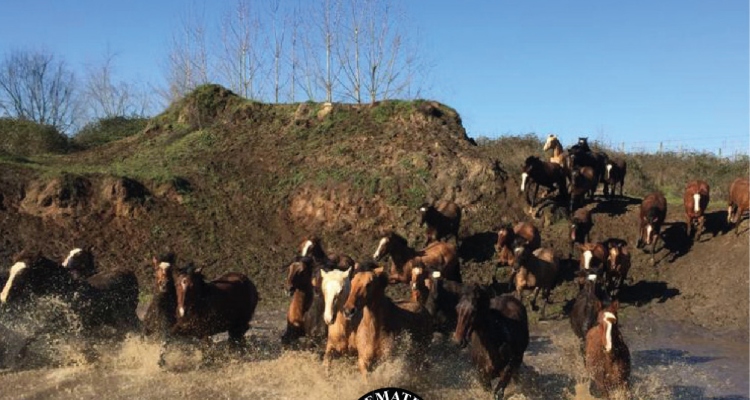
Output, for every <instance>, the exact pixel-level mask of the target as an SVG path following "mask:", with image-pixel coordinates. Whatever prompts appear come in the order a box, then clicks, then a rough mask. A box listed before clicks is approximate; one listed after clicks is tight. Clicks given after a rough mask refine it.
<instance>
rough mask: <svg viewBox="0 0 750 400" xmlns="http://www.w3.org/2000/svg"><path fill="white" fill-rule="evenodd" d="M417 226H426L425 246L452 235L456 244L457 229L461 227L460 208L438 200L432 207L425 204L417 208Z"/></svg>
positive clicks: (452, 203)
mask: <svg viewBox="0 0 750 400" xmlns="http://www.w3.org/2000/svg"><path fill="white" fill-rule="evenodd" d="M419 213H420V215H421V218H420V222H419V226H424V225H427V231H426V237H427V239H426V241H425V244H424V245H425V246H427V245H429V244H430V242H433V241H438V240H441V239H443V238H445V237H447V236H450V235H452V236H453V238H454V239H455V241H456V244H458V229H459V228H460V226H461V207H459V206H458V204H456V203H454V202H452V201H450V200H440V201H438V202H437V203H435V204H434V205H432V204H429V203H425V204H422V206H420V207H419Z"/></svg>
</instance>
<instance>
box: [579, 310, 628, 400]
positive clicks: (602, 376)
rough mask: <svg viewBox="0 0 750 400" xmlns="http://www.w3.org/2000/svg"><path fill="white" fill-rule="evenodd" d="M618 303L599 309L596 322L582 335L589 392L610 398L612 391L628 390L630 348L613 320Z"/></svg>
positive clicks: (615, 316) (615, 319)
mask: <svg viewBox="0 0 750 400" xmlns="http://www.w3.org/2000/svg"><path fill="white" fill-rule="evenodd" d="M618 306H619V303H618V302H617V301H613V302H612V303H611V304H610V305H609V307H606V308H604V309H603V310H601V311H599V315H598V317H597V325H595V326H593V327H592V328H591V329H589V331H588V333H587V334H586V357H585V361H586V370H588V372H589V374H591V380H592V382H591V383H592V386H593V388H594V389H595V390H594V391H593V392H594V393H595V394H596V392H599V393H602V394H603V395H604V396H605V397H610V395H611V394H613V392H615V391H622V390H627V389H628V380H629V379H630V351H629V350H628V346H627V345H626V344H625V340H624V339H623V337H622V334H621V333H620V329H619V325H618V323H617V308H618Z"/></svg>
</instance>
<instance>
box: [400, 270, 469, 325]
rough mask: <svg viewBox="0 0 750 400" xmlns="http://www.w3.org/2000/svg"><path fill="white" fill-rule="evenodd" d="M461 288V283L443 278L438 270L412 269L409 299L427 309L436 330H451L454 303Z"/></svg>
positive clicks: (453, 317) (455, 317)
mask: <svg viewBox="0 0 750 400" xmlns="http://www.w3.org/2000/svg"><path fill="white" fill-rule="evenodd" d="M462 289H463V285H462V284H460V283H458V282H454V281H449V280H445V279H443V278H442V275H441V274H440V271H432V270H430V269H429V268H420V267H418V268H414V269H412V283H411V299H412V301H416V302H419V304H421V305H422V306H423V307H424V308H425V309H427V312H428V313H430V315H431V316H432V322H433V327H434V328H435V330H436V331H440V332H451V331H453V330H454V329H455V328H456V320H457V318H458V317H457V315H456V305H457V304H458V300H459V299H460V298H461V292H462Z"/></svg>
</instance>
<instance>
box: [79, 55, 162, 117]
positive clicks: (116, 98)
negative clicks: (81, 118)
mask: <svg viewBox="0 0 750 400" xmlns="http://www.w3.org/2000/svg"><path fill="white" fill-rule="evenodd" d="M114 59H115V55H114V54H113V53H111V52H110V51H109V50H107V53H106V55H105V57H104V60H103V61H102V63H101V64H96V65H89V66H87V68H86V78H85V83H84V91H83V98H82V99H81V100H82V103H83V105H84V106H85V108H86V113H87V115H88V116H89V118H95V119H101V118H112V117H124V116H138V117H143V116H145V115H146V113H147V110H148V109H149V97H148V96H147V95H145V93H143V91H142V90H140V89H139V88H138V87H137V86H136V85H135V84H130V83H127V82H124V81H119V82H115V80H114V79H115V78H114V75H115V68H114Z"/></svg>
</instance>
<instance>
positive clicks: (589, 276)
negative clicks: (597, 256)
mask: <svg viewBox="0 0 750 400" xmlns="http://www.w3.org/2000/svg"><path fill="white" fill-rule="evenodd" d="M587 279H588V280H590V281H591V282H596V274H589V275H588V277H587Z"/></svg>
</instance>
